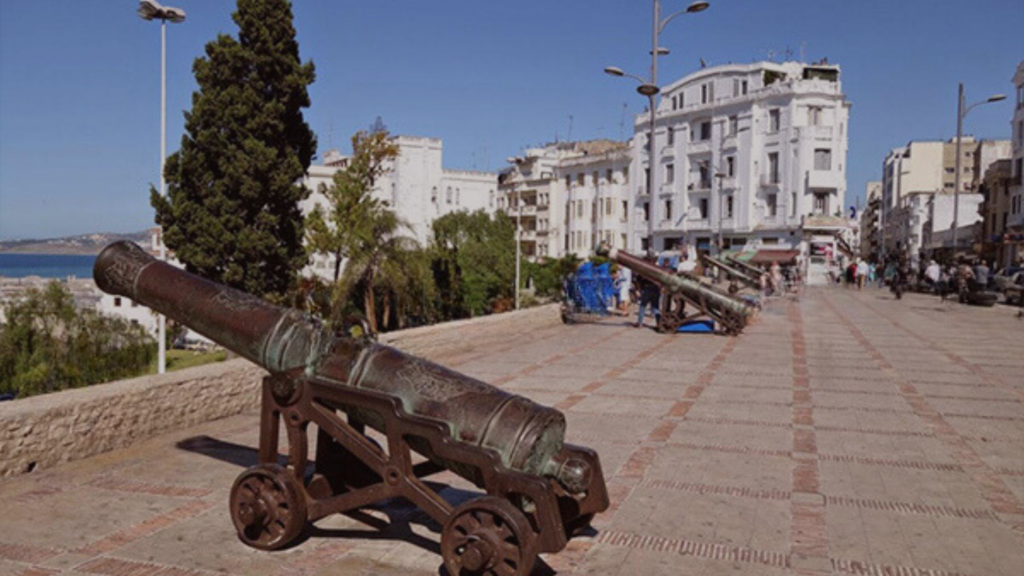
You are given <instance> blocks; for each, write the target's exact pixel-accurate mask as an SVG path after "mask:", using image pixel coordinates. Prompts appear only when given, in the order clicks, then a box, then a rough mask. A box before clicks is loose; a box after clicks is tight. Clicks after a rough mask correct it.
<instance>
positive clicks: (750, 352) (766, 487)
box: [0, 288, 1024, 576]
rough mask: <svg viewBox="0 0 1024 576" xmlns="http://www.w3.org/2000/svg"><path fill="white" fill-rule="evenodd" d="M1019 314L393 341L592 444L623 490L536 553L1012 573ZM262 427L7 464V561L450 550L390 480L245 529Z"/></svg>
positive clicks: (1021, 440)
mask: <svg viewBox="0 0 1024 576" xmlns="http://www.w3.org/2000/svg"><path fill="white" fill-rule="evenodd" d="M1015 314H1016V311H1015V310H1013V309H1009V308H1005V307H997V308H992V309H982V308H967V307H963V306H960V305H956V304H951V303H950V304H942V303H940V302H939V301H938V300H937V299H936V298H934V297H927V296H921V295H913V294H912V295H908V296H907V297H905V298H904V300H902V301H895V300H893V299H892V298H891V296H890V295H889V294H888V293H887V292H882V291H877V290H865V291H864V292H856V291H848V290H844V289H829V288H821V289H815V290H810V291H808V292H806V293H805V294H803V295H802V296H801V297H800V299H799V301H797V300H788V301H773V302H771V303H770V304H769V306H768V307H767V309H766V310H765V311H764V312H763V313H762V314H761V315H760V316H759V318H758V320H757V323H756V324H755V325H753V326H751V327H750V328H749V329H748V330H747V331H746V332H745V333H744V334H743V335H742V336H741V337H739V338H726V337H717V336H707V335H678V336H663V335H659V334H656V333H654V332H653V331H651V330H638V329H634V328H630V327H626V326H625V324H624V323H623V322H622V321H621V320H618V319H616V320H614V321H611V322H609V323H605V324H591V325H576V326H563V325H561V324H559V323H557V319H556V318H554V314H552V316H553V317H552V318H551V319H550V320H546V319H545V320H537V319H535V320H532V321H531V322H521V321H520V322H510V323H503V322H500V321H496V322H486V323H481V324H471V325H469V326H467V327H466V328H464V329H463V330H462V331H461V332H460V334H459V337H458V338H455V337H453V334H451V331H444V330H438V331H436V332H434V333H433V334H427V335H423V336H420V337H418V338H409V339H408V340H407V341H406V340H403V339H399V341H398V345H399V346H403V347H406V348H408V349H410V351H413V352H415V353H420V354H424V355H426V356H428V357H430V358H432V359H434V360H437V361H440V362H442V363H445V364H448V365H450V366H452V367H453V368H456V369H458V370H460V371H464V372H467V373H469V374H471V375H474V376H477V377H479V378H482V379H484V380H486V381H488V382H491V383H494V384H496V385H498V386H501V387H503V388H505V389H507V390H511V391H515V392H517V393H522V394H525V395H527V396H529V397H531V398H533V399H534V400H536V401H539V402H541V403H545V404H549V405H553V406H556V407H558V408H559V409H561V410H562V411H564V412H565V413H566V416H567V418H568V421H569V440H570V441H573V442H576V443H579V444H583V445H586V446H590V447H593V448H595V449H596V450H597V451H598V452H599V453H600V455H601V459H602V464H603V466H604V469H605V473H606V475H607V480H608V485H609V489H610V492H611V495H612V501H613V508H612V509H611V510H610V511H608V512H607V513H605V514H603V515H600V516H598V518H597V519H596V521H595V524H594V528H595V531H594V532H593V534H592V535H590V536H587V537H584V538H580V539H577V540H574V541H573V542H572V543H571V544H570V545H569V547H568V548H567V549H566V550H565V551H563V552H562V553H560V554H555V555H548V556H545V557H543V558H542V561H541V562H538V563H537V566H536V569H535V572H534V574H537V575H541V574H546V575H549V574H554V573H557V574H581V575H583V574H585V575H595V576H596V575H601V576H605V575H608V576H613V575H623V576H641V575H642V576H658V575H666V576H667V575H689V574H692V575H721V574H730V575H750V576H776V575H784V574H785V575H803V576H810V575H819V574H837V575H846V574H853V575H870V576H886V575H900V576H967V575H971V576H1021V575H1022V574H1024V319H1018V318H1017V317H1016V316H1015ZM112 409H116V407H112ZM256 440H257V416H256V414H255V413H253V414H246V415H242V416H237V417H233V418H229V419H225V420H220V421H217V422H213V423H209V424H206V425H203V426H198V427H195V428H192V429H188V430H182V431H180V432H176V433H173V434H169V435H166V436H162V437H159V438H156V439H153V440H149V441H146V442H145V443H142V444H139V445H137V446H135V447H133V448H131V449H128V450H122V451H117V452H112V453H108V454H105V455H101V456H98V457H94V458H90V459H87V460H84V461H79V462H74V463H70V464H65V465H62V466H60V467H57V468H53V469H50V470H42V471H37V472H34V473H32V474H30V475H26V476H21V477H16V478H12V479H8V480H6V481H0V575H3V576H7V575H20V576H30V575H31V576H47V575H53V574H65V575H79V576H81V575H88V574H91V575H96V574H100V575H109V576H157V575H158V576H203V575H210V576H212V575H215V574H230V575H237V576H262V575H266V576H276V575H288V576H292V575H294V576H301V575H320V574H322V575H328V574H333V575H342V574H344V575H352V576H389V575H408V574H412V575H418V574H423V575H432V574H438V573H439V571H440V566H441V560H440V556H439V555H438V549H439V546H438V538H439V534H438V527H437V526H436V525H434V524H432V523H431V522H430V521H429V520H428V519H427V518H426V517H425V516H424V515H423V514H422V513H420V512H418V511H417V510H415V509H414V508H411V507H409V506H406V505H403V504H402V503H400V502H396V503H392V504H389V505H387V506H384V507H381V508H378V509H373V510H367V511H366V512H365V513H363V512H361V513H359V514H355V515H352V516H351V517H349V516H337V517H333V518H328V519H325V520H323V521H321V522H319V523H318V524H317V526H316V527H315V528H314V529H312V530H311V531H310V536H309V538H308V540H306V541H305V542H303V543H302V544H300V545H298V546H296V547H294V548H291V549H289V550H285V551H281V552H274V553H266V552H258V551H255V550H251V549H249V548H246V547H245V546H243V545H242V544H241V543H240V542H239V541H238V540H237V539H236V537H235V535H234V530H233V528H232V526H231V521H230V519H229V517H228V513H227V495H228V490H229V488H230V487H231V484H232V482H233V481H234V478H235V477H236V476H237V475H238V474H239V473H240V472H241V471H242V470H243V468H244V467H245V466H248V465H250V464H252V463H254V462H255V460H256V455H255V449H254V448H255V445H256ZM445 479H446V480H451V479H452V478H451V476H450V475H449V476H447V477H446V478H445ZM454 484H455V486H454V487H453V488H451V489H448V490H449V493H450V494H451V495H452V496H453V497H457V496H458V495H459V493H460V492H459V491H460V490H464V489H469V488H468V487H467V486H466V485H465V484H464V483H459V482H455V483H454ZM463 497H464V494H463Z"/></svg>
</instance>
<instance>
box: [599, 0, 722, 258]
mask: <svg viewBox="0 0 1024 576" xmlns="http://www.w3.org/2000/svg"><path fill="white" fill-rule="evenodd" d="M709 6H711V4H710V3H709V2H693V3H692V4H690V5H689V6H687V7H686V9H684V10H680V11H678V12H674V13H672V14H669V15H668V16H667V17H666V18H662V17H661V0H654V22H653V26H652V27H651V75H650V80H644V79H643V78H640V77H639V76H635V75H633V74H627V73H625V72H623V71H622V69H621V68H617V67H615V66H609V67H607V68H605V69H604V72H605V74H609V75H611V76H626V77H629V78H633V79H634V80H636V81H637V82H639V83H640V85H639V86H637V89H636V91H637V92H639V93H640V94H641V95H643V96H646V97H647V109H648V111H649V113H650V123H649V128H648V129H649V137H648V139H647V166H648V170H647V194H648V209H647V242H648V248H654V201H653V200H654V172H655V166H654V120H655V117H654V116H655V108H654V97H655V96H656V95H657V94H658V92H660V89H659V88H658V56H663V55H665V54H668V50H667V49H665V48H662V47H660V46H658V37H659V36H661V33H662V32H663V31H664V30H665V26H668V23H669V22H671V21H672V20H673V19H674V18H675V17H676V16H680V15H682V14H695V13H697V12H703V11H705V10H707V9H708V7H709Z"/></svg>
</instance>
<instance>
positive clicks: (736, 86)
mask: <svg viewBox="0 0 1024 576" xmlns="http://www.w3.org/2000/svg"><path fill="white" fill-rule="evenodd" d="M739 95H740V79H739V78H733V79H732V97H733V98H735V97H737V96H739Z"/></svg>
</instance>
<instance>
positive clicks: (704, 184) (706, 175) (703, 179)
mask: <svg viewBox="0 0 1024 576" xmlns="http://www.w3.org/2000/svg"><path fill="white" fill-rule="evenodd" d="M697 175H698V177H699V180H698V181H697V188H700V189H705V188H711V170H710V169H709V168H708V165H707V164H701V165H700V166H698V167H697Z"/></svg>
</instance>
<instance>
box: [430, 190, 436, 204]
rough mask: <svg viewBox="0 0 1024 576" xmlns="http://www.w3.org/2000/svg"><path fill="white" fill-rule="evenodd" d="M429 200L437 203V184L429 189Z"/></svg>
mask: <svg viewBox="0 0 1024 576" xmlns="http://www.w3.org/2000/svg"><path fill="white" fill-rule="evenodd" d="M430 202H431V203H433V204H437V186H434V187H433V188H431V189H430Z"/></svg>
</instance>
